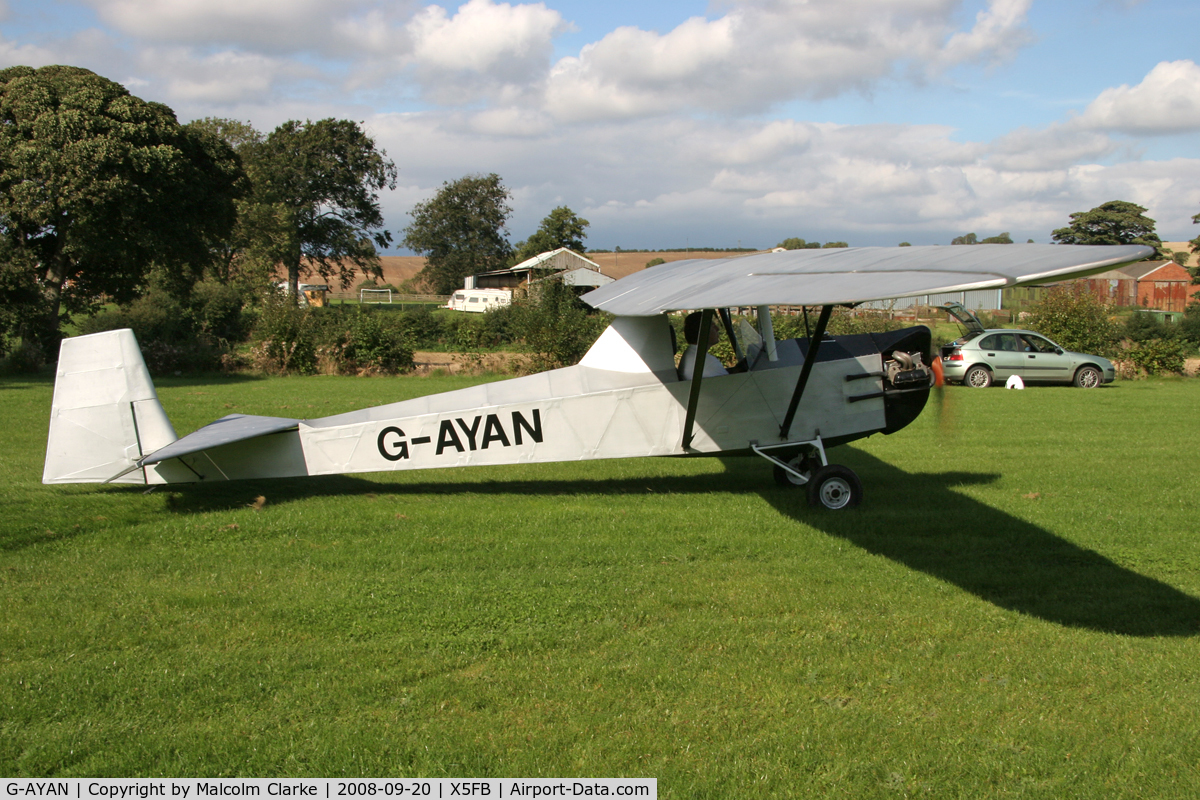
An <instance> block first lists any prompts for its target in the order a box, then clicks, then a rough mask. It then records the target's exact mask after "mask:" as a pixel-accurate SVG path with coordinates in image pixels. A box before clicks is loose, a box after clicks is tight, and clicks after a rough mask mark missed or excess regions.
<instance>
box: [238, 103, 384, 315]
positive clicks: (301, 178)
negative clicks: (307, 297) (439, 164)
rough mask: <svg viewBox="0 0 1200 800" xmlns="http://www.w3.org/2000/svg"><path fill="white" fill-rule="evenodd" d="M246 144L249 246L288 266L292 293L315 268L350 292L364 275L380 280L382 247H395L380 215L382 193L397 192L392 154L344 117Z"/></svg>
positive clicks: (289, 125)
mask: <svg viewBox="0 0 1200 800" xmlns="http://www.w3.org/2000/svg"><path fill="white" fill-rule="evenodd" d="M246 139H247V141H246V144H245V149H244V153H245V157H246V163H247V170H248V172H249V174H250V179H251V183H252V184H253V187H254V192H253V196H252V198H251V202H250V204H249V205H248V206H247V207H246V208H244V209H243V214H242V222H243V223H244V225H245V230H244V235H245V236H246V239H247V241H246V242H245V246H246V247H247V248H249V249H251V250H252V251H256V252H257V253H258V255H259V256H260V257H261V258H263V259H265V260H268V261H270V262H271V263H276V264H282V265H283V266H284V268H285V269H286V270H287V276H288V289H289V292H290V293H291V294H292V295H295V294H297V285H298V283H299V280H300V275H301V273H302V272H305V271H306V270H310V269H311V270H315V271H316V272H317V273H318V274H319V275H320V276H321V277H322V278H323V279H325V280H329V279H330V278H332V277H337V279H338V280H339V281H340V282H341V283H342V285H343V286H345V285H347V284H349V283H350V282H352V281H353V280H354V277H355V275H356V272H357V270H362V271H363V272H366V273H375V274H377V273H378V270H379V255H378V253H377V251H376V249H375V248H376V247H380V248H382V247H387V246H388V245H389V244H390V243H391V241H392V235H391V233H390V232H388V231H387V230H386V229H384V228H383V214H382V213H381V212H380V209H379V192H380V191H381V190H383V189H385V188H387V189H394V188H396V165H395V164H393V163H392V162H391V161H389V160H388V158H387V153H385V152H384V151H383V150H381V149H378V148H377V147H376V146H375V142H374V140H373V139H372V138H371V137H370V136H368V135H367V134H366V133H364V132H363V130H362V129H361V128H359V126H358V125H357V123H354V122H351V121H349V120H339V119H323V120H320V121H318V122H297V121H296V120H291V121H288V122H285V123H283V124H282V125H280V126H279V127H278V128H276V129H275V130H274V131H272V132H271V134H270V135H269V136H267V137H266V139H265V140H264V141H262V142H258V141H255V138H254V137H253V136H252V135H247V136H246Z"/></svg>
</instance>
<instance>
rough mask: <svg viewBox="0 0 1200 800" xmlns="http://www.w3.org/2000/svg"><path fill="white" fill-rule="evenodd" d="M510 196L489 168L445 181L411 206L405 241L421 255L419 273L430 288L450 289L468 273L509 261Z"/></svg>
mask: <svg viewBox="0 0 1200 800" xmlns="http://www.w3.org/2000/svg"><path fill="white" fill-rule="evenodd" d="M508 200H509V193H508V189H506V188H505V187H504V184H503V183H501V182H500V176H499V175H497V174H496V173H494V172H493V173H491V174H489V175H467V176H465V177H463V178H459V179H458V180H456V181H454V182H453V183H450V182H446V183H443V184H442V188H441V189H439V190H438V192H437V194H435V195H434V196H433V197H432V198H430V199H429V200H426V201H425V202H423V203H417V204H416V205H415V206H414V207H413V210H412V211H411V212H409V213H410V215H411V216H412V218H413V221H412V224H411V225H409V226H408V227H407V228H406V229H405V231H404V241H403V244H404V246H405V247H407V248H409V249H410V250H413V251H415V252H417V253H422V254H424V255H425V258H426V264H425V268H424V269H423V270H421V273H420V278H421V279H422V280H423V281H425V283H427V284H428V285H429V286H430V287H432V289H433V291H435V292H437V293H438V294H450V293H451V292H453V291H454V290H455V289H458V288H461V287H462V285H463V278H465V277H466V276H468V275H473V274H475V273H477V272H487V271H489V270H494V269H502V268H503V267H504V266H505V265H506V264H507V263H508V258H509V256H510V255H511V254H512V247H511V246H510V245H509V243H508V239H507V238H506V227H505V225H506V223H507V221H508V218H509V216H510V215H511V214H512V208H511V207H509V205H508Z"/></svg>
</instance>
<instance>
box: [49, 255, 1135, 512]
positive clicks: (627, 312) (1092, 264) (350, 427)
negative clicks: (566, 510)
mask: <svg viewBox="0 0 1200 800" xmlns="http://www.w3.org/2000/svg"><path fill="white" fill-rule="evenodd" d="M1152 253H1153V250H1152V249H1151V248H1149V247H1141V246H1136V245H1122V246H1113V247H1086V246H1067V245H979V246H975V247H894V248H887V247H880V248H875V247H864V248H841V249H829V250H790V251H783V252H775V253H761V254H755V255H749V256H742V257H737V258H728V259H721V260H689V261H677V262H674V263H670V264H664V265H661V266H657V267H654V268H653V269H648V270H645V271H642V272H638V273H636V274H634V275H631V276H629V277H628V278H624V279H622V280H620V281H617V282H615V283H612V284H609V285H607V286H604V287H602V288H600V289H597V290H595V291H593V292H591V293H589V294H587V295H584V297H583V300H584V301H585V302H587V303H589V304H590V305H592V306H593V307H595V308H597V309H600V310H602V311H607V312H610V313H612V314H613V315H615V317H616V319H614V321H613V323H612V325H611V326H610V327H609V328H608V329H607V330H606V331H605V332H604V333H603V334H602V335H601V336H600V338H599V339H598V340H597V341H596V343H595V344H594V345H593V346H592V348H591V349H590V350H589V351H588V353H587V355H585V356H584V358H583V360H582V361H580V362H579V364H577V365H576V366H573V367H566V368H563V369H557V370H552V371H549V372H543V373H540V374H536V375H529V376H526V377H521V378H513V379H511V380H506V381H501V382H497V383H489V384H484V385H480V386H475V387H472V388H469V389H461V390H458V391H453V392H446V393H444V394H437V395H430V396H427V397H421V398H417V399H415V400H406V401H403V402H399V403H391V404H389V405H383V406H378V407H375V408H368V409H364V410H362V411H354V412H350V413H347V414H338V415H335V416H332V417H324V418H321V419H287V418H280V417H256V416H247V415H243V414H231V415H229V416H227V417H223V418H221V419H219V420H217V421H216V422H213V423H211V424H209V425H206V426H204V427H203V428H201V429H199V430H197V431H195V432H193V433H189V434H188V435H186V436H184V437H182V438H180V437H178V436H177V435H176V433H175V430H174V428H173V427H172V426H171V422H170V420H169V419H168V418H167V414H166V412H165V411H164V409H163V407H162V405H161V404H160V403H159V401H158V397H157V395H156V394H155V391H154V385H153V383H152V382H151V380H150V375H149V373H148V372H147V370H146V366H145V363H144V362H143V360H142V357H141V353H140V351H139V348H138V344H137V341H136V340H135V339H134V336H133V332H132V331H130V330H118V331H110V332H107V333H97V334H92V335H90V336H80V337H76V338H71V339H66V340H64V341H63V343H62V350H61V352H60V354H59V360H58V374H57V380H56V382H55V386H54V401H53V407H52V409H51V418H50V437H49V443H48V446H47V450H46V465H45V471H44V473H43V476H42V481H43V482H44V483H137V484H151V485H154V484H167V483H206V482H211V481H226V480H244V479H252V478H284V477H293V476H301V475H333V474H339V473H353V472H385V471H388V470H401V469H427V468H432V467H460V466H470V465H476V464H521V463H540V462H549V461H576V460H584V459H599V458H630V457H634V456H716V455H729V454H750V453H753V454H757V455H759V456H762V457H763V458H765V459H767V460H768V461H770V462H772V463H773V464H774V465H775V478H776V480H777V481H778V482H779V483H780V484H781V485H785V486H786V485H794V486H807V487H808V498H809V501H810V502H811V503H813V504H814V505H819V506H824V507H826V508H833V509H837V508H845V507H849V506H853V505H856V504H857V503H858V502H859V500H860V499H861V496H862V486H861V483H860V482H859V480H858V477H857V476H856V475H855V474H854V473H853V472H852V471H851V470H849V469H848V468H846V467H842V466H838V465H835V464H830V463H829V461H828V458H827V457H826V450H827V448H830V447H833V446H836V445H839V444H844V443H846V442H850V441H854V440H855V439H860V438H862V437H865V436H870V435H871V434H873V433H881V432H882V433H894V432H895V431H898V430H900V429H901V428H903V427H904V426H906V425H907V424H908V423H909V422H911V421H912V420H913V419H915V418H916V417H917V415H918V414H919V413H920V412H921V409H922V408H923V407H924V405H925V401H926V399H927V398H928V395H929V389H930V386H931V384H932V382H933V370H932V367H933V364H932V361H931V358H932V357H933V356H934V354H933V353H932V352H931V347H930V344H931V342H930V332H929V329H928V328H925V327H924V326H917V327H913V328H906V329H903V330H898V331H892V332H889V333H882V334H861V335H855V336H837V337H829V336H827V335H826V332H825V331H826V325H827V323H828V321H829V317H830V314H831V312H832V311H833V309H834V308H835V307H836V306H839V305H845V306H854V305H856V304H859V303H862V302H866V301H869V300H878V299H884V298H897V297H913V296H918V295H926V294H935V293H942V292H950V291H961V290H973V289H989V288H999V287H1007V286H1016V285H1020V284H1028V283H1037V282H1042V281H1047V280H1058V279H1062V278H1068V277H1074V276H1078V275H1086V274H1089V273H1093V272H1100V271H1103V270H1107V269H1112V268H1114V267H1116V266H1118V265H1120V264H1125V263H1128V262H1131V261H1137V260H1140V259H1142V258H1145V257H1146V256H1149V255H1151V254H1152ZM777 305H789V306H808V307H820V309H821V311H820V315H819V317H818V319H817V321H816V323H815V326H814V328H813V330H812V331H811V336H809V337H807V338H803V339H788V340H783V341H776V339H775V336H774V333H773V330H772V325H771V315H770V313H769V310H768V309H769V307H770V306H777ZM730 307H753V308H756V309H757V321H758V325H757V328H755V327H754V326H752V325H750V324H749V323H748V322H747V321H745V320H739V321H738V323H737V325H736V326H735V325H734V323H733V318H732V317H731V315H730V314H729V312H728V308H730ZM680 310H702V311H703V313H704V321H703V323H702V324H701V326H700V329H701V334H700V341H699V342H698V343H697V347H698V350H699V356H698V358H697V360H696V362H695V363H704V355H705V354H706V352H707V349H708V346H709V344H710V343H709V342H708V341H706V340H707V338H708V336H709V333H708V331H709V328H710V324H709V321H710V320H712V319H713V318H714V315H716V316H717V317H719V318H720V320H721V322H722V323H723V325H724V328H725V331H726V333H727V335H728V336H729V338H730V340H731V342H732V344H733V347H734V350H735V352H736V353H737V355H738V359H739V364H740V365H741V367H742V371H735V372H733V373H732V374H729V375H721V376H717V377H707V378H706V377H703V376H702V375H700V374H697V376H696V377H695V378H692V379H689V380H683V379H681V378H680V376H679V375H678V374H677V371H676V366H675V351H674V348H673V337H672V335H671V331H670V324H669V322H668V320H667V317H666V314H667V313H668V312H671V311H680ZM697 372H698V373H700V372H702V370H700V371H697Z"/></svg>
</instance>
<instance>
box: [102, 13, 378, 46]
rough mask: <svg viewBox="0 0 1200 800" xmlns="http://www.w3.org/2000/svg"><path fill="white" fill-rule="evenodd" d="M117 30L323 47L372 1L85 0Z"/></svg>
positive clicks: (200, 40) (189, 39)
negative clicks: (338, 29)
mask: <svg viewBox="0 0 1200 800" xmlns="http://www.w3.org/2000/svg"><path fill="white" fill-rule="evenodd" d="M84 1H85V2H87V3H88V4H89V5H91V6H92V7H93V8H94V9H95V10H96V13H97V14H98V15H99V17H100V18H101V19H102V20H104V21H105V22H106V23H108V24H109V25H111V26H113V27H114V28H116V29H117V30H119V31H121V32H123V33H127V34H130V35H133V36H136V37H138V38H141V39H145V40H147V41H150V42H175V43H188V44H227V45H228V44H236V45H240V46H244V47H249V48H252V49H265V50H269V51H271V52H300V51H306V50H324V49H327V48H328V47H329V46H330V44H331V42H330V39H331V33H333V32H335V31H336V29H337V27H338V24H339V22H341V21H343V20H344V19H346V18H347V17H351V16H353V15H354V14H356V13H358V12H359V11H360V10H362V9H363V8H364V7H366V6H367V5H368V2H367V0H289V1H288V2H287V3H281V2H279V1H278V0H84Z"/></svg>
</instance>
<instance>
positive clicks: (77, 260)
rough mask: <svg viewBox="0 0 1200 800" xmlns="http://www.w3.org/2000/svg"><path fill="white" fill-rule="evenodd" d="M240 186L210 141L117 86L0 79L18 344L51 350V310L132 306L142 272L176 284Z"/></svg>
mask: <svg viewBox="0 0 1200 800" xmlns="http://www.w3.org/2000/svg"><path fill="white" fill-rule="evenodd" d="M242 179H243V175H242V171H241V167H240V164H239V162H238V159H237V157H236V155H235V154H234V153H233V151H232V150H231V149H230V148H229V147H228V145H226V144H225V143H224V142H223V141H222V140H221V139H219V138H217V137H214V136H211V135H208V134H207V133H205V132H204V131H200V130H194V129H188V128H185V127H182V126H180V125H179V123H178V122H177V121H176V119H175V115H174V114H173V113H172V111H171V109H169V108H167V107H166V106H164V105H162V104H159V103H147V102H145V101H143V100H140V99H139V98H137V97H134V96H132V95H131V94H130V93H129V92H128V91H127V90H126V89H125V88H124V87H123V86H121V85H120V84H117V83H114V82H112V81H110V80H107V79H106V78H102V77H100V76H99V75H96V74H95V73H93V72H90V71H88V70H85V69H80V68H77V67H67V66H51V67H42V68H41V69H33V68H31V67H10V68H8V69H5V70H2V71H0V238H2V239H3V247H2V248H0V257H2V258H3V260H4V272H5V273H6V275H7V277H6V278H5V281H4V284H5V286H6V287H7V288H6V289H5V294H6V296H8V297H10V298H17V299H18V300H21V299H23V300H24V301H26V303H27V304H28V305H26V307H25V308H26V311H27V312H28V313H26V314H25V315H23V316H24V328H23V330H22V331H21V332H22V334H23V338H24V339H25V340H26V341H27V342H36V341H38V340H40V342H41V343H42V344H43V345H50V344H52V340H53V339H55V338H56V337H57V331H58V325H59V322H60V317H61V316H62V315H63V314H64V313H69V312H71V311H77V310H82V309H86V308H89V307H90V306H91V305H93V304H94V303H95V301H96V300H97V298H99V297H100V296H101V295H104V296H107V297H109V298H111V299H114V300H117V301H124V300H129V299H132V298H133V297H134V296H135V295H136V294H137V293H138V292H139V291H140V290H141V288H142V287H143V286H144V283H145V280H146V276H147V274H148V272H149V271H150V269H151V268H152V267H155V268H156V269H157V272H158V273H159V274H160V275H162V276H163V278H164V280H165V281H166V283H167V284H168V286H172V285H173V286H174V287H175V288H180V287H184V288H186V286H188V285H190V283H189V282H190V281H192V280H194V279H195V277H197V276H198V275H199V274H200V272H201V271H202V270H203V268H204V265H205V264H206V262H207V261H208V258H209V255H210V253H211V252H212V248H213V247H214V246H215V245H216V243H218V242H219V241H220V240H221V239H222V238H223V237H225V236H226V235H227V234H228V232H229V230H230V228H231V227H232V225H233V222H234V205H233V203H234V199H235V198H236V197H237V196H238V194H239V192H241V191H242ZM31 287H36V291H35V292H33V293H32V295H31V292H30V289H31ZM31 297H34V298H36V304H33V301H32V300H31V299H30V298H31Z"/></svg>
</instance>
